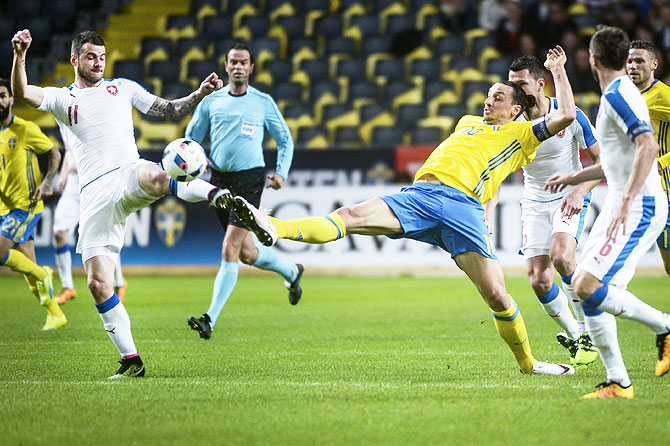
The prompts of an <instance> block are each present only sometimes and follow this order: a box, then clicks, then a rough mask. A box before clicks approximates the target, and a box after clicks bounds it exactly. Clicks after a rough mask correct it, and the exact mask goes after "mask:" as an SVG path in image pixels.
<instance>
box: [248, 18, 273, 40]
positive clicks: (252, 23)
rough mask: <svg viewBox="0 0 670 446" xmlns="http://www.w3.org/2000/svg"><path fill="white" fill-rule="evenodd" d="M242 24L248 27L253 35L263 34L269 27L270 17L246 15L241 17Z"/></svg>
mask: <svg viewBox="0 0 670 446" xmlns="http://www.w3.org/2000/svg"><path fill="white" fill-rule="evenodd" d="M242 25H243V26H246V27H247V28H249V31H251V35H252V36H253V37H255V38H256V37H260V36H264V35H265V34H266V33H267V32H268V29H270V18H269V17H268V16H266V15H248V16H246V17H244V18H243V19H242Z"/></svg>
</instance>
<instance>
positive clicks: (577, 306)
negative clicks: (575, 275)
mask: <svg viewBox="0 0 670 446" xmlns="http://www.w3.org/2000/svg"><path fill="white" fill-rule="evenodd" d="M563 291H564V292H565V295H566V296H568V301H569V302H570V306H571V307H572V311H574V312H575V319H577V324H579V331H580V334H581V333H584V332H585V331H586V323H585V322H584V309H583V308H582V304H581V302H580V301H579V296H577V293H575V289H574V287H573V286H572V284H571V283H565V282H563Z"/></svg>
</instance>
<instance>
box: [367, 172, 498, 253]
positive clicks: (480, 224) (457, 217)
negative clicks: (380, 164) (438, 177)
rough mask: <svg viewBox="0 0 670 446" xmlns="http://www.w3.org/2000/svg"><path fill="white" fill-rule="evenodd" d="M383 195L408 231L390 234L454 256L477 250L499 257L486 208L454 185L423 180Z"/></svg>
mask: <svg viewBox="0 0 670 446" xmlns="http://www.w3.org/2000/svg"><path fill="white" fill-rule="evenodd" d="M380 198H381V199H382V200H384V202H385V203H386V204H388V205H389V207H390V208H391V210H392V211H393V213H394V214H395V215H396V217H397V218H398V220H399V221H400V225H401V226H402V229H403V231H405V232H404V233H401V234H391V235H389V236H388V237H390V238H394V239H398V238H410V239H413V240H418V241H421V242H425V243H430V244H431V245H436V246H439V247H440V248H442V249H444V250H445V251H447V252H448V253H450V254H451V256H452V257H455V256H457V255H458V254H462V253H464V252H476V253H478V254H481V255H483V256H484V257H488V258H489V259H496V260H497V259H498V257H497V256H496V254H495V250H494V247H493V241H492V240H491V237H490V236H489V230H488V228H487V226H486V222H485V220H484V207H483V206H482V204H481V203H480V202H479V200H477V199H476V198H474V197H470V196H468V195H466V194H465V193H463V192H461V191H459V190H456V189H454V188H453V187H449V186H445V185H441V184H432V183H423V182H418V183H415V184H413V185H411V186H408V187H403V188H402V189H401V190H400V192H398V193H397V194H391V195H385V196H383V197H380Z"/></svg>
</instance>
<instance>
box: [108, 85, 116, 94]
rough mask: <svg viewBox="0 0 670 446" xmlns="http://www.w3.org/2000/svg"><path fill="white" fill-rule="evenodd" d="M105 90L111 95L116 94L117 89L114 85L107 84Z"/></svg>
mask: <svg viewBox="0 0 670 446" xmlns="http://www.w3.org/2000/svg"><path fill="white" fill-rule="evenodd" d="M107 92H108V93H109V94H111V95H112V96H116V95H117V93H118V92H119V89H118V88H116V85H108V86H107Z"/></svg>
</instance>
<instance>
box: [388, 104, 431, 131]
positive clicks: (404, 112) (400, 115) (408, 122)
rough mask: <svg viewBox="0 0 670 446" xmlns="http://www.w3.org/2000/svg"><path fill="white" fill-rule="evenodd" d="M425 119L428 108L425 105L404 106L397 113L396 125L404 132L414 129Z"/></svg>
mask: <svg viewBox="0 0 670 446" xmlns="http://www.w3.org/2000/svg"><path fill="white" fill-rule="evenodd" d="M425 117H426V106H425V105H423V104H403V105H401V106H400V107H398V110H396V113H395V121H396V124H397V125H398V127H400V128H401V129H403V130H409V129H413V128H414V127H416V124H417V122H418V121H419V120H420V119H423V118H425Z"/></svg>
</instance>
